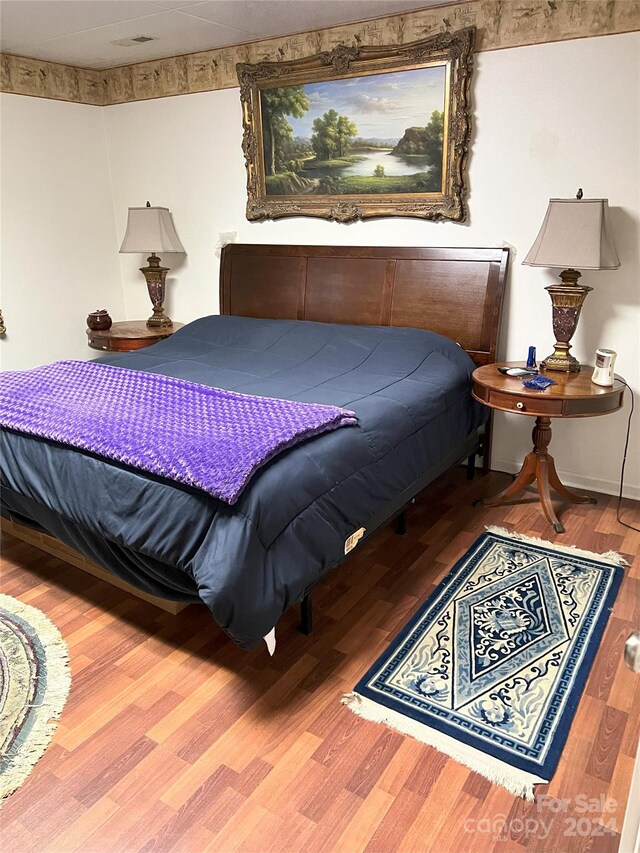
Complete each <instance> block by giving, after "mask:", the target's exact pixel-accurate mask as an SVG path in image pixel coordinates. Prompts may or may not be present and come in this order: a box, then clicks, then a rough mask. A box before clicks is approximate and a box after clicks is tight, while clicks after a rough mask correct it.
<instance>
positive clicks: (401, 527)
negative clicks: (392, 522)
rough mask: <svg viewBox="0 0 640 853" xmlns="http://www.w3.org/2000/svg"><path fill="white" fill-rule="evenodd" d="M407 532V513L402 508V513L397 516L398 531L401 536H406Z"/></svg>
mask: <svg viewBox="0 0 640 853" xmlns="http://www.w3.org/2000/svg"><path fill="white" fill-rule="evenodd" d="M406 532H407V513H406V512H405V510H402V512H401V513H400V515H397V516H396V533H397V534H398V535H399V536H404V534H405V533H406Z"/></svg>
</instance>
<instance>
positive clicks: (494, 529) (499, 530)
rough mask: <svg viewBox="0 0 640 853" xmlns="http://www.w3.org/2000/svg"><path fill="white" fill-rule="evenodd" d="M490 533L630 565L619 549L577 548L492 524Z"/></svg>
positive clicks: (488, 528) (567, 552) (615, 563)
mask: <svg viewBox="0 0 640 853" xmlns="http://www.w3.org/2000/svg"><path fill="white" fill-rule="evenodd" d="M486 529H487V531H488V532H489V533H495V534H497V535H498V536H507V537H509V539H518V540H519V541H520V542H529V543H531V544H532V545H547V546H548V547H549V548H553V549H555V550H556V551H564V552H565V553H566V554H573V555H574V556H576V557H588V558H589V559H591V560H601V561H602V562H603V563H612V564H613V565H614V566H628V565H629V563H628V562H627V561H626V560H625V558H624V557H623V556H622V554H618V552H617V551H605V553H604V554H597V553H596V552H595V551H585V550H583V549H582V548H576V547H574V546H573V545H560V544H558V543H557V542H548V541H547V540H546V539H537V538H536V537H535V536H525V535H524V534H523V533H516V532H515V530H509V529H508V528H506V527H499V526H497V525H490V526H488V527H487V528H486Z"/></svg>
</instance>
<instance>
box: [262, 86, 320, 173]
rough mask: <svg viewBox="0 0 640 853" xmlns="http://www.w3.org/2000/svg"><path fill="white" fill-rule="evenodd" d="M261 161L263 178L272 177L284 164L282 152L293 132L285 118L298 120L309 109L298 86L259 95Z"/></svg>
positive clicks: (271, 90) (305, 98)
mask: <svg viewBox="0 0 640 853" xmlns="http://www.w3.org/2000/svg"><path fill="white" fill-rule="evenodd" d="M260 101H261V105H262V128H263V134H264V160H265V172H266V174H267V175H275V174H276V172H277V171H278V169H280V168H282V164H283V162H284V160H285V152H284V148H285V146H286V143H287V142H289V141H291V140H292V139H293V128H292V127H291V125H290V124H289V122H288V121H287V120H286V118H285V116H293V118H302V116H303V115H304V114H305V113H306V112H307V110H308V109H309V100H308V98H307V96H306V95H305V93H304V88H303V87H302V86H284V87H282V88H279V89H264V90H263V91H262V92H261V93H260Z"/></svg>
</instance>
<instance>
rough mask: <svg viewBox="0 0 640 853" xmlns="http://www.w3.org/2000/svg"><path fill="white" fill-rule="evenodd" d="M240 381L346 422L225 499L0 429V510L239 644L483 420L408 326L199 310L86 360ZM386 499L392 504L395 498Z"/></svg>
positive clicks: (462, 384)
mask: <svg viewBox="0 0 640 853" xmlns="http://www.w3.org/2000/svg"><path fill="white" fill-rule="evenodd" d="M99 360H100V361H101V362H104V363H107V364H114V365H117V366H119V367H126V368H131V369H135V370H143V371H150V372H155V373H163V374H167V375H170V376H176V377H181V378H184V379H188V380H191V381H193V382H199V383H203V384H205V385H211V386H216V387H219V388H226V389H229V390H234V391H239V392H241V393H246V394H256V395H262V396H267V397H278V398H282V399H289V400H298V401H301V402H318V403H326V404H331V405H336V406H341V407H344V408H347V409H351V410H353V411H354V412H355V413H356V415H357V417H358V425H357V426H356V427H349V428H348V429H341V430H336V431H335V432H331V433H326V434H324V435H320V436H317V437H314V438H312V439H309V440H308V441H305V442H303V443H302V444H300V445H298V446H296V447H294V448H291V449H289V450H286V451H285V452H283V453H282V454H280V455H279V456H278V457H276V458H275V459H272V460H271V461H270V462H268V463H267V464H266V465H265V466H264V467H263V468H262V469H260V470H259V471H258V472H257V473H256V474H255V475H254V476H253V478H252V480H251V481H250V483H249V485H248V486H247V487H246V488H245V490H244V491H243V493H242V494H241V495H240V498H239V500H238V501H237V503H236V504H234V505H233V506H229V505H228V504H225V503H222V502H220V501H218V500H216V499H215V498H212V497H211V496H209V495H207V494H205V493H203V492H200V491H198V490H197V489H193V488H189V487H186V486H180V485H178V484H176V483H173V482H171V481H168V480H164V479H162V478H159V477H154V476H150V475H147V474H144V473H142V472H140V471H136V470H134V469H132V468H129V467H126V466H124V465H120V464H117V463H113V462H108V461H106V460H104V459H101V458H98V457H96V456H93V455H91V454H88V453H84V452H80V451H77V450H73V449H71V448H68V447H64V446H61V445H57V444H54V443H51V442H48V441H44V440H38V439H34V438H30V437H27V436H24V435H20V434H18V433H12V432H9V431H6V430H5V431H3V432H2V436H1V442H2V446H1V450H2V463H1V464H2V468H1V481H0V482H1V484H2V497H1V504H2V512H3V514H5V515H8V516H9V517H11V518H13V519H14V520H16V521H20V522H22V523H32V524H36V525H38V526H40V527H42V528H44V529H45V530H47V531H48V532H49V533H50V534H52V535H54V536H56V537H58V538H59V539H61V540H62V541H63V542H65V543H66V544H67V545H69V546H71V547H73V548H75V549H76V550H77V551H79V552H81V553H83V554H84V555H85V556H87V557H88V558H89V559H91V560H93V561H94V562H96V563H98V564H100V565H103V566H105V568H108V569H109V570H110V571H112V572H114V573H115V574H117V575H119V576H120V577H122V578H124V579H125V580H127V581H129V582H130V583H132V584H134V585H135V586H137V587H139V588H140V589H143V590H145V591H147V592H151V593H153V594H155V595H160V596H162V597H166V598H171V599H175V600H184V601H191V600H198V599H200V600H202V601H203V602H204V603H205V604H206V605H207V606H208V607H209V609H210V610H211V613H212V615H213V617H214V619H215V621H216V622H217V623H218V624H219V625H220V626H221V627H222V628H223V629H224V630H225V631H226V632H227V633H228V634H229V636H231V638H232V639H233V640H234V641H235V642H236V643H238V644H239V645H240V646H242V647H243V648H253V647H254V646H255V645H256V644H257V643H258V642H260V640H261V638H262V637H263V636H265V635H266V634H268V633H269V631H270V630H271V629H272V628H273V627H274V626H275V625H276V623H277V621H278V619H279V618H280V616H281V615H282V614H283V613H284V612H285V611H286V610H287V609H288V607H289V606H290V605H292V604H293V603H295V602H296V601H298V600H300V598H301V597H302V595H303V594H304V592H305V590H307V589H308V588H309V587H311V586H313V585H314V583H316V582H317V581H318V580H319V579H320V578H322V576H323V575H324V574H325V573H326V572H327V571H328V570H329V569H330V568H332V567H333V566H335V565H336V564H337V563H339V562H340V561H341V560H342V559H344V556H345V543H346V541H347V540H348V539H349V537H350V536H352V534H354V533H355V532H356V531H358V530H360V529H361V528H363V527H364V528H365V530H367V529H369V530H370V529H372V528H373V527H375V520H376V519H378V518H380V519H381V518H382V517H383V516H384V515H385V512H387V513H388V508H389V507H390V506H391V505H392V504H393V502H394V501H396V502H397V501H399V500H400V501H401V500H403V499H404V497H405V496H406V495H407V494H410V493H412V491H413V492H415V490H416V487H417V485H420V484H421V483H424V482H427V481H428V479H429V477H430V476H431V475H432V474H434V472H439V470H441V469H442V462H443V460H446V462H447V464H451V463H452V462H453V461H455V460H456V455H457V454H458V453H460V452H461V451H462V448H464V447H466V446H467V445H468V442H469V437H470V436H472V435H473V434H474V433H475V432H476V431H477V429H478V427H479V426H480V425H481V424H482V423H483V422H484V420H485V418H486V414H485V409H484V407H481V406H479V405H478V404H476V403H475V402H474V401H473V400H472V398H471V393H470V376H471V372H472V370H473V367H474V365H473V362H472V361H471V359H470V358H469V357H468V355H467V354H466V353H465V352H464V350H462V348H461V347H459V346H458V345H457V344H456V343H454V342H453V341H450V340H448V339H447V338H444V337H442V336H440V335H436V334H434V333H431V332H426V331H421V330H417V329H409V328H394V327H377V326H376V327H367V326H347V325H334V324H327V323H313V322H304V321H295V320H260V319H253V318H245V317H229V316H211V317H204V318H201V319H199V320H196V321H195V322H193V323H190V324H188V325H187V326H184V327H183V328H182V329H180V330H178V331H177V332H175V333H174V334H173V335H172V336H171V337H170V338H168V339H167V340H165V341H163V342H161V343H158V344H156V345H154V346H153V347H151V348H148V349H146V350H143V351H140V352H137V353H126V354H119V355H111V356H108V357H104V358H101V359H99ZM400 505H401V504H399V506H400Z"/></svg>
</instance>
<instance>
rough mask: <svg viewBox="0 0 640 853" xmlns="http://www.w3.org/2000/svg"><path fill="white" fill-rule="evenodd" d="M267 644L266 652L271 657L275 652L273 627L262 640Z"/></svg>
mask: <svg viewBox="0 0 640 853" xmlns="http://www.w3.org/2000/svg"><path fill="white" fill-rule="evenodd" d="M262 639H263V640H264V641H265V643H266V644H267V651H268V652H269V654H270V655H271V657H273V653H274V652H275V650H276V629H275V626H274V627H273V628H272V629H271V630H270V631H269V633H268V634H265V635H264V637H263V638H262Z"/></svg>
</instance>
